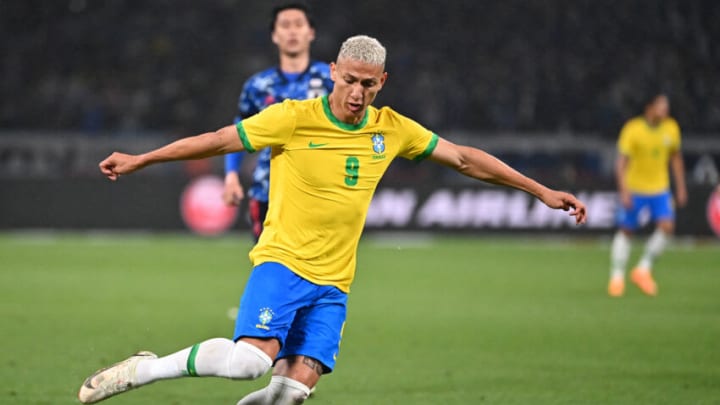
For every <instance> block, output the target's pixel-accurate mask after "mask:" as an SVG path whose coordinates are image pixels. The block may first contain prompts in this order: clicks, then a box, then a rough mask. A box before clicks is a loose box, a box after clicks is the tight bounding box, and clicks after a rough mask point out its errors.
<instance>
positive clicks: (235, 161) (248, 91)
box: [225, 78, 258, 175]
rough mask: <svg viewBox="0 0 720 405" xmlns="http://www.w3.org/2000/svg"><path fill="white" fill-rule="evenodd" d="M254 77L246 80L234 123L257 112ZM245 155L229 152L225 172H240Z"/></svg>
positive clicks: (243, 153) (226, 157)
mask: <svg viewBox="0 0 720 405" xmlns="http://www.w3.org/2000/svg"><path fill="white" fill-rule="evenodd" d="M253 89H254V87H253V79H252V78H251V79H250V80H248V81H247V82H245V85H244V86H243V90H242V93H240V97H239V98H238V115H237V116H236V117H235V120H234V121H233V123H234V124H237V123H238V122H240V121H242V120H243V119H244V118H248V117H250V116H252V115H255V114H257V112H258V111H257V108H256V107H255V103H254V102H253V101H254V99H255V98H257V96H256V95H255V92H254V91H253ZM244 157H245V152H235V153H228V154H226V155H225V174H226V175H227V174H228V173H230V172H239V171H240V166H241V165H242V161H243V158H244Z"/></svg>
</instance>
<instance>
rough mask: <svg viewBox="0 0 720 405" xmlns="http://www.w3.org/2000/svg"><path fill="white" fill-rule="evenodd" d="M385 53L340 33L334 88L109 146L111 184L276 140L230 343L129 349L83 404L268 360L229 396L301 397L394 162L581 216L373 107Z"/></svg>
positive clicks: (328, 362)
mask: <svg viewBox="0 0 720 405" xmlns="http://www.w3.org/2000/svg"><path fill="white" fill-rule="evenodd" d="M385 57H386V52H385V48H384V47H383V46H382V45H381V44H380V43H379V42H378V41H377V40H376V39H374V38H370V37H367V36H355V37H352V38H349V39H348V40H346V41H345V42H344V43H343V44H342V47H341V49H340V52H339V54H338V57H337V62H336V63H334V64H332V65H331V78H332V79H333V81H334V83H335V85H334V88H333V91H332V93H330V95H329V96H326V97H320V98H316V99H312V100H305V101H296V100H286V101H284V102H283V103H280V104H275V105H272V106H270V107H268V108H267V109H265V110H263V111H262V112H260V113H258V114H256V115H254V116H252V117H250V118H248V119H245V120H243V121H241V122H239V123H238V124H237V125H231V126H227V127H224V128H221V129H219V130H218V131H215V132H210V133H205V134H201V135H198V136H195V137H189V138H184V139H181V140H178V141H175V142H173V143H171V144H169V145H166V146H164V147H161V148H159V149H157V150H154V151H152V152H149V153H146V154H142V155H126V154H123V153H117V152H116V153H113V154H112V155H111V156H110V157H108V158H107V159H105V160H104V161H103V162H101V163H100V169H101V171H102V172H103V173H104V174H105V175H106V176H107V177H108V178H109V179H111V180H116V179H117V178H118V176H121V175H125V174H129V173H132V172H134V171H136V170H138V169H141V168H143V167H145V166H148V165H151V164H155V163H159V162H165V161H172V160H180V159H195V158H204V157H209V156H214V155H220V154H226V153H229V152H235V151H240V150H246V151H248V152H253V151H255V150H259V149H261V148H265V147H271V148H272V158H271V169H270V170H271V172H272V173H273V175H272V176H271V178H270V206H269V210H268V214H267V219H266V222H265V229H264V231H263V233H262V235H261V236H260V240H259V241H258V243H257V244H256V245H255V247H254V248H253V249H252V251H251V252H250V258H251V260H252V263H253V265H254V266H255V267H254V269H253V271H252V274H251V275H250V278H249V280H248V283H247V285H246V287H245V291H244V293H243V297H242V299H241V302H240V310H239V313H238V318H237V321H236V325H235V334H234V337H233V339H232V340H230V339H225V338H215V339H210V340H206V341H204V342H201V343H198V344H196V345H193V346H191V347H188V348H186V349H183V350H180V351H179V352H176V353H173V354H170V355H168V356H165V357H162V358H157V356H156V355H155V354H153V353H150V352H141V353H138V354H137V355H135V356H132V357H130V358H129V359H127V360H125V361H123V362H121V363H118V364H116V365H114V366H111V367H109V368H107V369H103V370H99V371H98V372H96V373H95V374H93V375H91V376H90V377H88V379H87V380H86V381H85V383H84V384H83V385H82V387H81V388H80V392H79V393H78V397H79V398H80V400H81V401H82V402H85V403H92V402H97V401H100V400H102V399H104V398H107V397H110V396H112V395H115V394H118V393H121V392H124V391H127V390H129V389H131V388H136V387H138V386H142V385H145V384H148V383H151V382H154V381H158V380H161V379H168V378H178V377H182V376H219V377H226V378H233V379H254V378H258V377H260V376H262V375H263V374H265V373H266V372H267V371H268V370H269V369H270V367H271V366H272V365H273V364H275V370H274V372H273V377H272V379H271V382H270V384H269V385H268V386H267V387H265V388H263V389H261V390H259V391H256V392H253V393H251V394H249V395H247V396H246V397H244V398H243V399H242V400H240V402H239V403H238V404H239V405H246V404H296V403H302V402H303V401H304V400H305V399H306V398H307V396H308V393H309V390H310V388H312V387H313V386H314V385H315V384H316V383H317V381H318V380H319V378H320V376H321V375H322V374H325V373H329V372H331V371H332V370H333V367H334V365H335V361H336V357H337V354H338V350H339V344H340V338H341V333H342V329H343V326H344V324H345V313H346V303H347V293H348V292H349V289H350V284H351V283H352V280H353V277H354V275H355V264H356V253H357V245H358V242H359V239H360V234H361V232H362V228H363V224H364V222H365V217H366V214H367V211H368V207H369V205H370V201H371V198H372V195H373V192H374V191H375V188H376V187H377V184H378V182H379V181H380V179H381V177H382V175H383V173H384V172H385V170H386V169H387V167H388V166H389V164H390V162H391V161H392V160H393V159H394V158H395V157H398V156H400V157H404V158H406V159H413V160H422V159H425V158H429V159H431V160H433V161H435V162H438V163H440V164H443V165H446V166H449V167H451V168H454V169H455V170H457V171H458V172H460V173H462V174H465V175H467V176H470V177H474V178H477V179H480V180H484V181H487V182H491V183H495V184H502V185H507V186H511V187H514V188H517V189H520V190H524V191H526V192H528V193H530V194H532V195H534V196H535V197H537V198H539V199H540V200H541V201H543V202H544V203H545V204H546V205H548V206H549V207H551V208H556V209H564V210H572V211H571V212H570V215H572V216H575V219H576V222H577V223H578V224H580V223H584V222H585V216H586V209H585V206H584V204H583V203H582V202H580V201H578V200H577V199H576V198H575V197H574V196H573V195H571V194H568V193H565V192H560V191H555V190H551V189H548V188H547V187H545V186H543V185H541V184H539V183H537V182H535V181H534V180H531V179H529V178H527V177H525V176H523V175H522V174H520V173H518V172H517V171H515V170H513V169H512V168H510V167H509V166H507V165H506V164H504V163H502V162H501V161H500V160H498V159H496V158H495V157H493V156H491V155H489V154H487V153H485V152H483V151H481V150H479V149H475V148H471V147H466V146H459V145H455V144H452V143H450V142H448V141H446V140H444V139H441V138H439V137H438V136H437V135H436V134H434V133H433V132H431V131H429V130H427V129H425V128H424V127H422V126H421V125H420V124H418V123H416V122H415V121H413V120H411V119H409V118H407V117H404V116H402V115H400V114H398V113H397V112H395V111H393V110H392V109H390V108H387V107H384V108H381V109H377V108H374V107H372V106H370V104H371V103H372V102H373V100H374V99H375V96H376V95H377V93H378V92H379V91H380V90H381V89H382V87H383V85H384V84H385V81H386V79H387V73H386V72H385V70H384V68H385Z"/></svg>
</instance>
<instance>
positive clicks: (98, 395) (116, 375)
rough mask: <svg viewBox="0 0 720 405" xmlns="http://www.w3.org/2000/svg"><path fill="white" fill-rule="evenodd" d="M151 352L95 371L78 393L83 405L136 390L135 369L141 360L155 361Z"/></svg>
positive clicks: (154, 355) (141, 353)
mask: <svg viewBox="0 0 720 405" xmlns="http://www.w3.org/2000/svg"><path fill="white" fill-rule="evenodd" d="M157 357H158V356H157V355H156V354H155V353H152V352H139V353H135V354H133V355H132V356H130V357H129V358H128V359H126V360H123V361H121V362H119V363H115V364H113V365H112V366H110V367H106V368H103V369H100V370H98V371H96V372H95V373H94V374H93V375H91V376H90V377H88V378H87V379H86V380H85V382H84V383H83V385H82V386H81V387H80V391H78V399H79V400H80V402H82V403H83V404H94V403H95V402H99V401H102V400H103V399H105V398H110V397H111V396H113V395H116V394H120V393H122V392H125V391H129V390H131V389H133V388H136V385H135V369H136V368H137V365H138V363H139V362H140V361H141V360H146V359H157Z"/></svg>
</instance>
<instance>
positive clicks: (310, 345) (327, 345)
mask: <svg viewBox="0 0 720 405" xmlns="http://www.w3.org/2000/svg"><path fill="white" fill-rule="evenodd" d="M346 308H347V294H346V293H344V292H342V291H340V290H339V289H338V288H337V287H333V286H327V285H317V284H314V283H311V282H309V281H307V280H305V279H304V278H302V277H300V276H298V275H297V274H295V273H293V272H292V271H291V270H290V269H288V268H287V267H285V266H284V265H282V264H279V263H274V262H267V263H262V264H260V265H259V266H256V267H255V268H254V269H253V271H252V273H251V274H250V279H249V280H248V282H247V285H246V286H245V292H244V293H243V296H242V298H241V299H240V309H239V310H238V316H237V320H236V321H235V334H234V339H235V340H238V339H240V338H241V337H253V338H275V339H277V340H278V341H279V342H280V345H281V349H280V353H279V354H278V356H277V358H278V359H281V358H283V357H288V356H293V355H303V356H308V357H312V358H313V359H315V360H317V361H319V362H320V363H322V365H323V369H324V372H325V373H330V372H332V369H333V368H334V367H335V359H336V357H337V354H338V351H339V350H340V339H341V337H342V330H343V326H344V325H345V314H346Z"/></svg>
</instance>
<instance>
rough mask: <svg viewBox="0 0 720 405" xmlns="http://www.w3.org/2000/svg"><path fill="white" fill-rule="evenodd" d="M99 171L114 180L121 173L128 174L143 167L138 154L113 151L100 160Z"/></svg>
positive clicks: (143, 164)
mask: <svg viewBox="0 0 720 405" xmlns="http://www.w3.org/2000/svg"><path fill="white" fill-rule="evenodd" d="M99 166H100V171H101V172H102V173H103V174H104V175H105V176H106V177H107V178H108V179H110V180H112V181H115V180H117V179H118V177H120V175H122V174H130V173H132V172H134V171H136V170H139V169H142V168H143V167H145V163H143V161H142V159H141V157H140V156H137V155H128V154H125V153H120V152H114V153H113V154H112V155H110V156H108V157H107V158H106V159H105V160H103V161H102V162H100V165H99Z"/></svg>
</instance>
